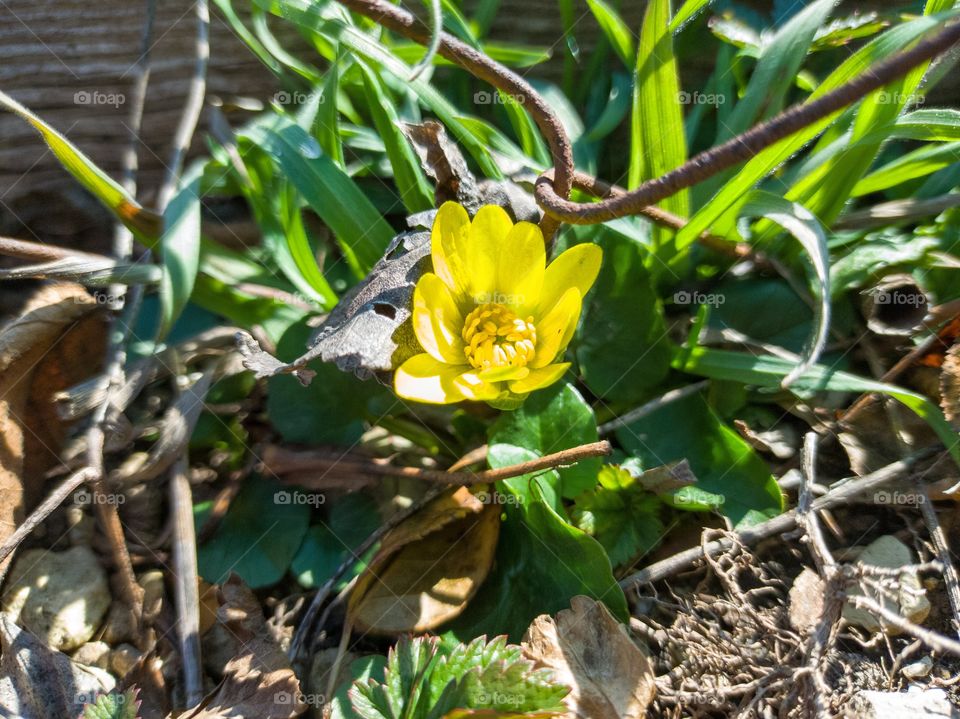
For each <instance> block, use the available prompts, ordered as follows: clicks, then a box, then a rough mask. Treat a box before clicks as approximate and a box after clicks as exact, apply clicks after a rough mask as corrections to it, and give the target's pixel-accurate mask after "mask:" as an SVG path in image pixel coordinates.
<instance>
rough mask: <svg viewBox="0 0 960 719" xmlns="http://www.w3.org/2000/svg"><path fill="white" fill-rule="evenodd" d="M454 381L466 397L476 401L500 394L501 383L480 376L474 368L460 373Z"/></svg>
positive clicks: (489, 398) (482, 400)
mask: <svg viewBox="0 0 960 719" xmlns="http://www.w3.org/2000/svg"><path fill="white" fill-rule="evenodd" d="M454 382H455V384H456V386H457V389H459V390H460V391H461V392H462V393H463V396H464V397H465V398H466V399H472V400H475V401H477V402H484V401H487V400H491V399H494V398H495V397H499V396H500V395H501V394H502V390H501V385H500V384H499V383H498V382H493V381H491V380H489V379H487V378H486V377H481V376H480V373H479V372H476V371H474V370H470V371H467V372H464V373H462V374H461V375H459V376H458V377H457V378H456V380H454Z"/></svg>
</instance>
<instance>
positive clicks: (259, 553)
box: [194, 476, 310, 589]
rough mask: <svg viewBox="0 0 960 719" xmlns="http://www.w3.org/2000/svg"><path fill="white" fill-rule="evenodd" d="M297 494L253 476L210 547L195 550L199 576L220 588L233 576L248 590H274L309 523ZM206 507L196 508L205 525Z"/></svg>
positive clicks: (238, 495)
mask: <svg viewBox="0 0 960 719" xmlns="http://www.w3.org/2000/svg"><path fill="white" fill-rule="evenodd" d="M303 499H305V498H304V497H303V496H302V495H298V494H297V493H296V492H294V490H293V489H291V488H288V487H284V486H283V485H282V484H280V483H279V482H276V481H273V480H270V479H265V478H263V477H258V476H251V477H249V478H248V479H247V480H246V481H245V482H244V484H243V488H242V489H241V490H240V492H239V493H238V494H237V496H236V498H235V499H234V500H233V502H231V504H230V509H229V510H227V514H226V516H225V517H224V518H223V521H222V522H221V523H220V526H219V527H218V528H217V531H216V532H215V533H214V535H213V536H212V537H211V538H210V540H209V541H207V542H206V543H204V544H202V545H200V547H198V548H197V563H198V567H199V570H200V576H202V577H203V578H204V579H206V580H207V581H208V582H210V583H211V584H219V583H220V582H222V581H224V580H225V579H226V578H227V577H229V576H230V574H231V573H235V574H237V575H239V576H240V578H241V579H243V581H244V582H246V583H247V584H248V585H249V586H250V587H252V588H254V589H256V588H257V587H267V586H270V585H271V584H276V583H277V582H278V581H280V579H282V578H283V575H284V574H286V572H287V568H288V567H289V566H290V562H291V561H292V560H293V557H294V555H295V554H296V552H297V549H298V548H299V547H300V543H301V542H302V541H303V535H304V533H305V532H306V531H307V523H308V522H309V520H310V506H309V505H308V504H307V503H306V502H304V501H301V500H303ZM208 510H209V503H208V504H207V505H198V506H197V507H195V508H194V516H195V518H196V522H197V525H198V526H199V525H202V523H203V520H204V518H205V517H206V515H207V512H208Z"/></svg>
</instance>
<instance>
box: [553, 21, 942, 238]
mask: <svg viewBox="0 0 960 719" xmlns="http://www.w3.org/2000/svg"><path fill="white" fill-rule="evenodd" d="M958 41H960V22H952V23H948V24H947V25H946V26H945V27H944V29H943V30H941V31H940V32H938V33H937V34H935V35H933V36H932V37H929V38H927V39H926V40H923V41H922V42H920V43H918V44H917V45H916V46H915V47H913V48H911V49H910V50H906V51H904V52H900V53H897V54H896V55H893V56H891V57H888V58H886V59H885V60H881V61H880V62H878V63H877V64H876V65H873V66H871V68H870V70H869V72H864V73H863V74H861V75H858V76H857V77H855V78H854V79H853V80H851V81H850V82H848V83H845V84H843V85H841V86H840V87H838V88H837V89H835V90H832V91H831V92H828V93H826V94H825V95H823V96H821V97H819V98H817V99H816V100H812V101H810V102H806V103H803V104H797V105H793V106H792V107H790V108H788V109H787V110H785V111H783V112H782V113H780V114H779V115H777V116H775V117H773V118H771V119H770V120H767V121H766V122H763V123H760V124H759V125H756V126H754V127H753V128H751V129H750V130H747V131H746V132H744V133H743V134H741V135H737V136H736V137H734V138H731V139H730V140H728V141H727V142H725V143H723V144H721V145H718V146H717V147H713V148H711V149H709V150H706V151H705V152H701V153H700V154H699V155H696V156H695V157H692V158H690V159H689V160H687V162H685V163H684V164H683V165H681V166H680V167H678V168H677V169H675V170H672V171H670V172H668V173H667V174H665V175H663V176H661V177H658V178H655V179H652V180H648V181H647V182H645V183H643V184H642V185H640V187H638V188H637V189H635V190H632V191H630V192H628V193H626V194H624V195H618V196H616V197H611V198H608V199H606V200H601V201H600V202H596V203H580V202H571V201H570V200H567V199H564V198H563V197H561V196H560V195H559V194H558V193H557V192H555V191H554V188H553V186H552V185H551V182H550V180H549V179H548V178H547V177H544V176H541V177H540V178H538V179H537V186H536V197H537V202H538V204H539V205H540V207H542V208H543V209H544V211H545V212H547V213H549V214H551V215H553V216H554V217H556V218H557V219H559V220H562V221H564V222H569V223H571V224H577V225H590V224H595V223H598V222H606V221H608V220H613V219H616V218H618V217H624V216H626V215H637V214H641V213H642V212H643V211H644V209H645V208H647V207H648V206H650V205H653V204H655V203H657V202H660V201H661V200H663V199H665V198H667V197H670V196H671V195H673V194H676V193H677V192H679V191H680V190H683V189H685V188H687V187H691V186H693V185H695V184H697V183H698V182H703V181H704V180H706V179H708V178H710V177H713V176H714V175H716V174H717V173H719V172H722V171H723V170H726V169H728V168H730V167H733V166H734V165H737V164H739V163H741V162H743V161H744V160H746V159H748V158H750V157H753V156H754V155H756V154H757V153H759V152H760V151H761V150H763V149H765V148H767V147H770V146H771V145H773V144H774V143H776V142H778V141H780V140H782V139H783V138H785V137H788V136H790V135H792V134H793V133H795V132H797V131H799V130H802V129H803V128H804V127H807V126H808V125H811V124H813V123H814V122H817V121H818V120H821V119H823V118H825V117H827V116H829V115H830V114H832V113H834V112H836V111H838V110H841V109H843V108H844V107H846V106H847V105H850V104H851V103H853V102H856V101H857V100H859V99H861V98H863V97H865V96H866V95H868V94H869V93H871V92H873V91H874V90H878V89H879V88H881V87H883V86H884V85H886V84H887V83H889V82H891V81H893V80H895V79H896V78H898V77H900V76H901V75H903V74H905V73H906V72H908V71H909V70H910V69H911V68H913V67H915V66H917V65H919V64H920V63H922V62H924V61H926V60H930V59H931V58H933V57H936V56H937V55H940V54H941V53H943V52H945V51H946V50H948V49H949V48H950V47H951V46H953V45H954V44H955V43H956V42H958Z"/></svg>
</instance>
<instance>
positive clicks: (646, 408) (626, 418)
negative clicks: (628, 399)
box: [597, 379, 710, 436]
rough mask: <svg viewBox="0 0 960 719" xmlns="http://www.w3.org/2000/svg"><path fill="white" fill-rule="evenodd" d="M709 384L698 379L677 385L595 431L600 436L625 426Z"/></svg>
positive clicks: (708, 381) (707, 381)
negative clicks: (680, 385) (682, 385)
mask: <svg viewBox="0 0 960 719" xmlns="http://www.w3.org/2000/svg"><path fill="white" fill-rule="evenodd" d="M709 384H710V380H707V379H705V380H700V381H699V382H694V383H693V384H688V385H686V386H685V387H678V388H677V389H672V390H670V391H669V392H664V393H663V394H662V395H660V396H659V397H657V398H656V399H652V400H650V401H649V402H647V403H646V404H642V405H640V406H639V407H637V408H636V409H631V410H630V411H629V412H627V413H626V414H622V415H620V416H619V417H617V418H616V419H612V420H610V421H609V422H604V423H603V424H601V425H600V426H599V427H598V428H597V432H599V433H600V436H603V435H605V434H610V433H611V432H613V431H615V430H617V429H620V428H621V427H626V426H627V425H628V424H632V423H633V422H636V421H637V420H638V419H643V418H644V417H646V416H647V415H648V414H651V413H653V412H656V411H657V410H658V409H660V408H661V407H664V406H666V405H668V404H670V403H671V402H676V401H677V400H680V399H684V398H685V397H689V396H690V395H692V394H696V393H697V392H699V391H701V390H703V389H706V387H707V386H708V385H709Z"/></svg>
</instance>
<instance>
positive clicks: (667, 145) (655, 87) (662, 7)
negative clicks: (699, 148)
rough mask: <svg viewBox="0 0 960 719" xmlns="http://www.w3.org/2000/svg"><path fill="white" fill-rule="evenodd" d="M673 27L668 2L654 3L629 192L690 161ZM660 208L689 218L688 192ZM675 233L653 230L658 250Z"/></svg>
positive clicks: (646, 27)
mask: <svg viewBox="0 0 960 719" xmlns="http://www.w3.org/2000/svg"><path fill="white" fill-rule="evenodd" d="M669 23H670V0H650V2H649V3H648V4H647V10H646V13H645V14H644V18H643V27H642V28H641V29H640V46H639V49H638V52H637V60H636V74H635V76H634V91H633V114H632V120H631V124H630V147H631V152H630V166H629V172H628V179H627V183H628V186H629V187H636V186H637V185H639V184H640V183H641V182H643V181H645V180H650V179H653V178H655V177H660V176H661V175H664V174H666V173H667V172H669V171H670V170H673V169H675V168H677V167H679V166H680V165H682V164H683V163H684V162H686V159H687V141H686V137H685V136H684V129H683V109H682V107H681V105H680V101H681V95H680V81H679V78H678V74H677V60H676V57H675V56H674V53H673V35H672V34H671V32H670V29H669V27H668V25H669ZM661 207H663V208H664V209H665V210H669V211H670V212H674V213H676V214H678V215H680V216H681V217H687V216H688V215H689V214H690V192H689V190H682V191H680V192H678V193H676V194H674V195H672V196H671V197H669V198H667V199H665V200H664V201H663V202H662V203H661ZM671 233H672V230H665V229H663V228H655V229H654V231H653V241H654V246H659V245H662V244H664V241H665V240H666V238H667V237H668V236H669V235H670V234H671Z"/></svg>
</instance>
